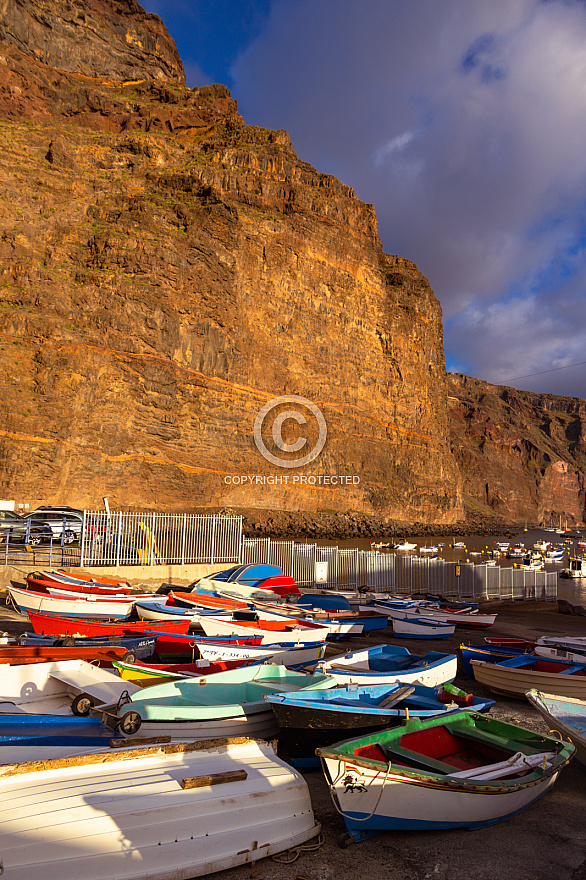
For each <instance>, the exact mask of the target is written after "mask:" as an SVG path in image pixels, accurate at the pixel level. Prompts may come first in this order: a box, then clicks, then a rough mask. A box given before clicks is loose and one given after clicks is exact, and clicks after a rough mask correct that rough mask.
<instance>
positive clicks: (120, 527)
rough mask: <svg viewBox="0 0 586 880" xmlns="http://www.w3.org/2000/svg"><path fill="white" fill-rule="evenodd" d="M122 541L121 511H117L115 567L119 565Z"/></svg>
mask: <svg viewBox="0 0 586 880" xmlns="http://www.w3.org/2000/svg"><path fill="white" fill-rule="evenodd" d="M121 543H122V511H119V513H118V535H117V536H116V568H118V566H119V565H120V544H121Z"/></svg>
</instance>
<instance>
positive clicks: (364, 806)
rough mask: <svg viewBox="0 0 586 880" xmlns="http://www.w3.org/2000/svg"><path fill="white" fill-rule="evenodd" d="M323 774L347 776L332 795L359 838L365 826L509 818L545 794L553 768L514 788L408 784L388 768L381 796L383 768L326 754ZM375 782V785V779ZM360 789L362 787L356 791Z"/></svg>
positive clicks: (417, 827)
mask: <svg viewBox="0 0 586 880" xmlns="http://www.w3.org/2000/svg"><path fill="white" fill-rule="evenodd" d="M325 764H326V768H327V777H328V780H329V781H330V783H332V781H333V780H339V779H347V780H351V782H347V783H346V786H347V787H351V789H352V790H351V791H350V792H349V793H348V794H344V792H343V789H342V788H341V787H340V786H339V784H338V785H336V789H335V790H336V798H337V800H338V804H339V807H340V809H341V810H342V811H343V815H344V821H345V823H346V828H347V830H348V833H349V834H351V835H353V836H356V837H360V836H361V835H362V834H363V833H364V832H365V831H368V832H379V831H437V830H443V829H449V828H469V829H475V828H485V827H487V826H489V825H496V824H497V823H499V822H504V821H505V820H506V819H510V818H512V817H513V816H515V815H517V813H521V812H522V811H523V810H526V809H527V808H528V807H530V806H531V804H533V803H535V801H538V800H539V799H540V798H542V797H543V795H544V794H546V793H547V792H548V791H549V789H550V788H551V787H552V785H553V784H554V782H555V781H556V779H557V776H558V773H559V771H558V772H556V773H554V774H552V775H551V776H549V777H548V778H547V779H544V780H543V781H542V782H540V783H538V784H536V785H535V786H532V787H531V788H523V789H520V790H519V791H517V792H515V793H509V792H506V793H503V794H498V793H497V794H495V793H494V792H492V791H491V792H489V793H482V792H466V791H461V790H458V789H457V787H454V789H451V788H448V786H447V784H446V785H441V784H437V786H436V784H422V785H418V784H413V783H411V782H410V781H409V780H406V779H404V778H402V777H396V776H394V775H393V774H392V773H390V774H389V775H388V776H387V780H386V783H385V786H384V790H383V793H382V796H380V800H379V795H381V792H380V789H381V783H382V779H383V778H384V775H385V774H384V771H383V773H382V774H381V773H380V772H378V773H377V772H375V771H372V770H368V769H364V768H360V769H358V768H356V767H355V766H354V765H353V764H352V763H346V762H340V761H334V760H331V759H328V758H326V759H325ZM377 783H378V784H377ZM362 789H364V791H363V790H362Z"/></svg>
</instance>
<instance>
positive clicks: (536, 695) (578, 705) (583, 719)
mask: <svg viewBox="0 0 586 880" xmlns="http://www.w3.org/2000/svg"><path fill="white" fill-rule="evenodd" d="M526 696H527V699H528V700H529V702H530V703H531V704H532V705H533V706H535V708H536V709H537V711H538V712H539V713H540V714H541V715H542V716H543V717H544V718H545V720H546V721H547V722H549V724H551V725H552V727H553V728H555V729H556V730H559V732H560V733H561V734H562V736H563V738H564V739H566V740H569V741H570V742H572V743H573V744H574V745H575V746H576V758H577V759H578V761H580V763H581V764H583V765H584V766H586V701H585V700H576V699H574V698H571V697H561V696H556V695H555V694H544V693H541V692H540V691H536V690H530V691H528V692H527V694H526Z"/></svg>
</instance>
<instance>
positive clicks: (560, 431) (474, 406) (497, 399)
mask: <svg viewBox="0 0 586 880" xmlns="http://www.w3.org/2000/svg"><path fill="white" fill-rule="evenodd" d="M448 378H449V386H448V387H449V392H448V393H449V395H450V396H449V403H450V428H451V433H452V451H453V453H454V455H455V457H456V460H457V462H458V464H459V466H460V470H461V473H462V475H463V478H464V493H465V495H466V496H467V503H468V507H469V509H470V510H474V511H476V512H484V513H485V514H488V515H492V516H497V517H502V518H505V519H506V520H508V521H510V522H523V521H526V522H528V523H530V524H539V525H544V526H550V525H552V526H554V527H559V526H560V525H561V526H562V527H565V526H566V524H567V525H568V526H572V525H574V524H577V523H582V522H583V521H584V520H585V507H586V500H585V499H586V400H582V399H580V398H576V397H558V396H555V395H553V394H533V393H531V392H530V391H517V390H515V389H514V388H508V387H504V386H500V385H490V384H489V383H488V382H483V381H481V380H479V379H471V378H469V377H468V376H463V375H461V374H459V373H450V374H449V377H448Z"/></svg>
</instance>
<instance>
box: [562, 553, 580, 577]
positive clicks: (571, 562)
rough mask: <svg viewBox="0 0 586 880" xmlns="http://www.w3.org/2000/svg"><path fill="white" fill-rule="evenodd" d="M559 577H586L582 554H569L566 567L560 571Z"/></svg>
mask: <svg viewBox="0 0 586 880" xmlns="http://www.w3.org/2000/svg"><path fill="white" fill-rule="evenodd" d="M560 577H564V578H586V558H584V557H583V556H569V557H568V567H567V568H564V569H563V570H562V571H560Z"/></svg>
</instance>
